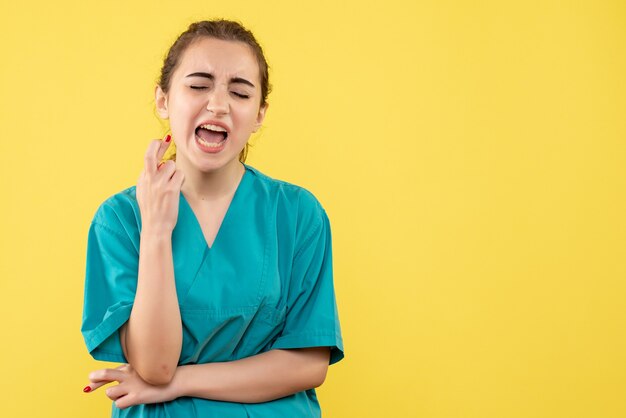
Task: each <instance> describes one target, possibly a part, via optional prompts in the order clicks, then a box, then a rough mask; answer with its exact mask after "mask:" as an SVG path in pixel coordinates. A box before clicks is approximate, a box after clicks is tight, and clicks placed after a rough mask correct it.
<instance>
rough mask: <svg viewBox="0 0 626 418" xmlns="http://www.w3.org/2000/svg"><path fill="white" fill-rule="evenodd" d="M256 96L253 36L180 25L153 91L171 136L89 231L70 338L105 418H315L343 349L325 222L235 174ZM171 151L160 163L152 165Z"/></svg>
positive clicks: (233, 28)
mask: <svg viewBox="0 0 626 418" xmlns="http://www.w3.org/2000/svg"><path fill="white" fill-rule="evenodd" d="M270 90H271V87H270V84H269V81H268V65H267V62H266V60H265V58H264V55H263V51H262V49H261V47H260V45H259V44H258V43H257V41H256V40H255V38H254V36H253V34H252V33H251V32H250V31H248V30H247V29H245V28H244V27H243V26H241V25H240V24H239V23H238V22H233V21H228V20H212V21H201V22H196V23H193V24H191V25H190V26H189V28H188V29H187V31H185V32H184V33H182V34H181V35H180V36H179V38H178V39H177V40H176V42H175V43H174V44H173V45H172V47H171V48H170V50H169V52H168V54H167V56H166V58H165V61H164V64H163V68H162V70H161V76H160V79H159V81H158V85H157V86H156V90H155V99H156V108H157V112H158V114H159V116H160V117H161V118H163V119H167V120H169V126H170V129H171V135H167V136H166V138H165V139H164V140H163V141H161V140H154V141H152V142H151V143H150V145H149V146H148V149H147V152H146V153H145V158H144V164H145V166H144V169H143V171H142V172H141V175H140V176H139V179H138V180H137V184H136V186H132V187H129V188H127V189H125V190H123V191H121V192H119V193H117V194H115V195H113V196H110V197H109V198H107V199H106V200H105V201H104V202H103V203H102V204H101V205H100V206H99V207H98V209H97V211H96V213H95V215H94V218H93V220H92V222H91V225H90V228H89V235H88V242H87V268H86V279H85V298H84V307H83V319H82V326H81V333H82V334H83V337H84V340H85V344H86V346H87V349H88V351H89V353H90V354H91V355H92V356H93V358H94V359H96V360H103V361H115V362H121V363H124V364H122V365H121V366H120V367H117V368H114V369H101V370H96V371H94V372H92V373H90V374H89V380H90V384H89V385H88V386H87V387H86V388H85V389H84V391H85V392H93V391H95V390H96V389H97V388H99V387H100V386H102V385H105V384H107V383H110V382H114V381H115V382H118V384H117V385H114V386H110V387H108V388H107V389H106V391H105V392H106V395H107V396H108V397H109V398H110V399H111V400H112V401H113V403H112V416H114V417H122V416H123V417H140V416H141V417H143V416H150V417H166V416H167V417H172V416H174V417H183V416H184V417H196V416H197V417H203V416H207V417H208V416H220V417H241V418H244V417H252V418H254V417H258V418H261V417H280V416H284V417H319V416H320V415H321V411H320V406H319V403H318V401H317V396H316V393H315V388H316V387H318V386H320V385H321V384H322V383H323V382H324V380H325V377H326V373H327V369H328V366H329V365H330V364H334V363H336V362H337V361H339V360H341V359H342V358H343V356H344V354H343V342H342V337H341V329H340V325H339V319H338V312H337V306H336V301H335V293H334V285H333V272H332V245H331V233H330V224H329V220H328V217H327V214H326V211H325V210H324V208H323V207H322V205H321V204H320V202H319V201H318V200H317V199H316V198H315V196H314V195H313V194H312V193H311V192H309V191H308V190H306V189H304V188H302V187H300V186H297V185H294V184H291V183H288V182H286V181H282V180H277V179H273V178H271V177H269V176H267V175H265V174H263V173H262V172H260V171H259V170H257V169H256V168H254V167H252V166H250V165H247V164H245V158H246V155H247V147H248V144H247V142H248V139H249V137H250V135H251V134H252V133H253V132H256V131H257V130H258V129H259V128H260V127H261V124H262V123H263V120H264V118H265V114H266V111H267V109H268V103H267V101H266V99H267V95H268V93H269V92H270ZM172 142H174V144H175V147H176V153H175V154H174V155H173V157H172V158H171V159H168V160H166V161H164V162H163V161H161V160H162V159H163V157H164V155H165V153H166V151H167V149H168V147H170V146H171V144H172Z"/></svg>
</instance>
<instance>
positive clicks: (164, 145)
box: [156, 134, 172, 161]
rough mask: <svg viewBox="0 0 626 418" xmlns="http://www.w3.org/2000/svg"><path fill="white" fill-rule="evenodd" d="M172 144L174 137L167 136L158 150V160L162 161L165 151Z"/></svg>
mask: <svg viewBox="0 0 626 418" xmlns="http://www.w3.org/2000/svg"><path fill="white" fill-rule="evenodd" d="M171 143H172V135H170V134H167V135H166V136H165V138H163V140H162V141H160V143H159V148H158V149H157V154H156V160H157V161H161V160H162V159H163V156H164V155H165V151H167V149H168V148H169V146H170V144H171Z"/></svg>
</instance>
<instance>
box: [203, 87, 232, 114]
mask: <svg viewBox="0 0 626 418" xmlns="http://www.w3.org/2000/svg"><path fill="white" fill-rule="evenodd" d="M227 94H228V92H226V93H224V91H222V89H220V88H215V89H213V91H212V92H211V94H210V95H209V101H208V103H207V105H206V108H207V110H208V111H210V112H213V113H214V114H216V115H220V114H225V113H228V110H229V104H228V96H227Z"/></svg>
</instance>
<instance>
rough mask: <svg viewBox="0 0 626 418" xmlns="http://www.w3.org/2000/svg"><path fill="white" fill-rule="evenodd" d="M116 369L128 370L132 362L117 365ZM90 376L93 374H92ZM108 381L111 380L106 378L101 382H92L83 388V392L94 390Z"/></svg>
mask: <svg viewBox="0 0 626 418" xmlns="http://www.w3.org/2000/svg"><path fill="white" fill-rule="evenodd" d="M115 369H117V370H124V371H127V370H128V369H130V364H127V363H124V364H121V365H119V366H117V367H116V368H115ZM94 373H95V372H94ZM89 376H91V374H90V375H89ZM107 383H109V382H107V381H105V380H102V381H99V382H92V383H90V384H88V385H87V386H85V387H84V388H83V392H93V391H94V390H96V389H98V388H99V387H100V386H104V385H106V384H107Z"/></svg>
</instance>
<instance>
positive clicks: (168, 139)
mask: <svg viewBox="0 0 626 418" xmlns="http://www.w3.org/2000/svg"><path fill="white" fill-rule="evenodd" d="M170 139H172V135H170V134H167V136H166V137H165V142H170Z"/></svg>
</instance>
